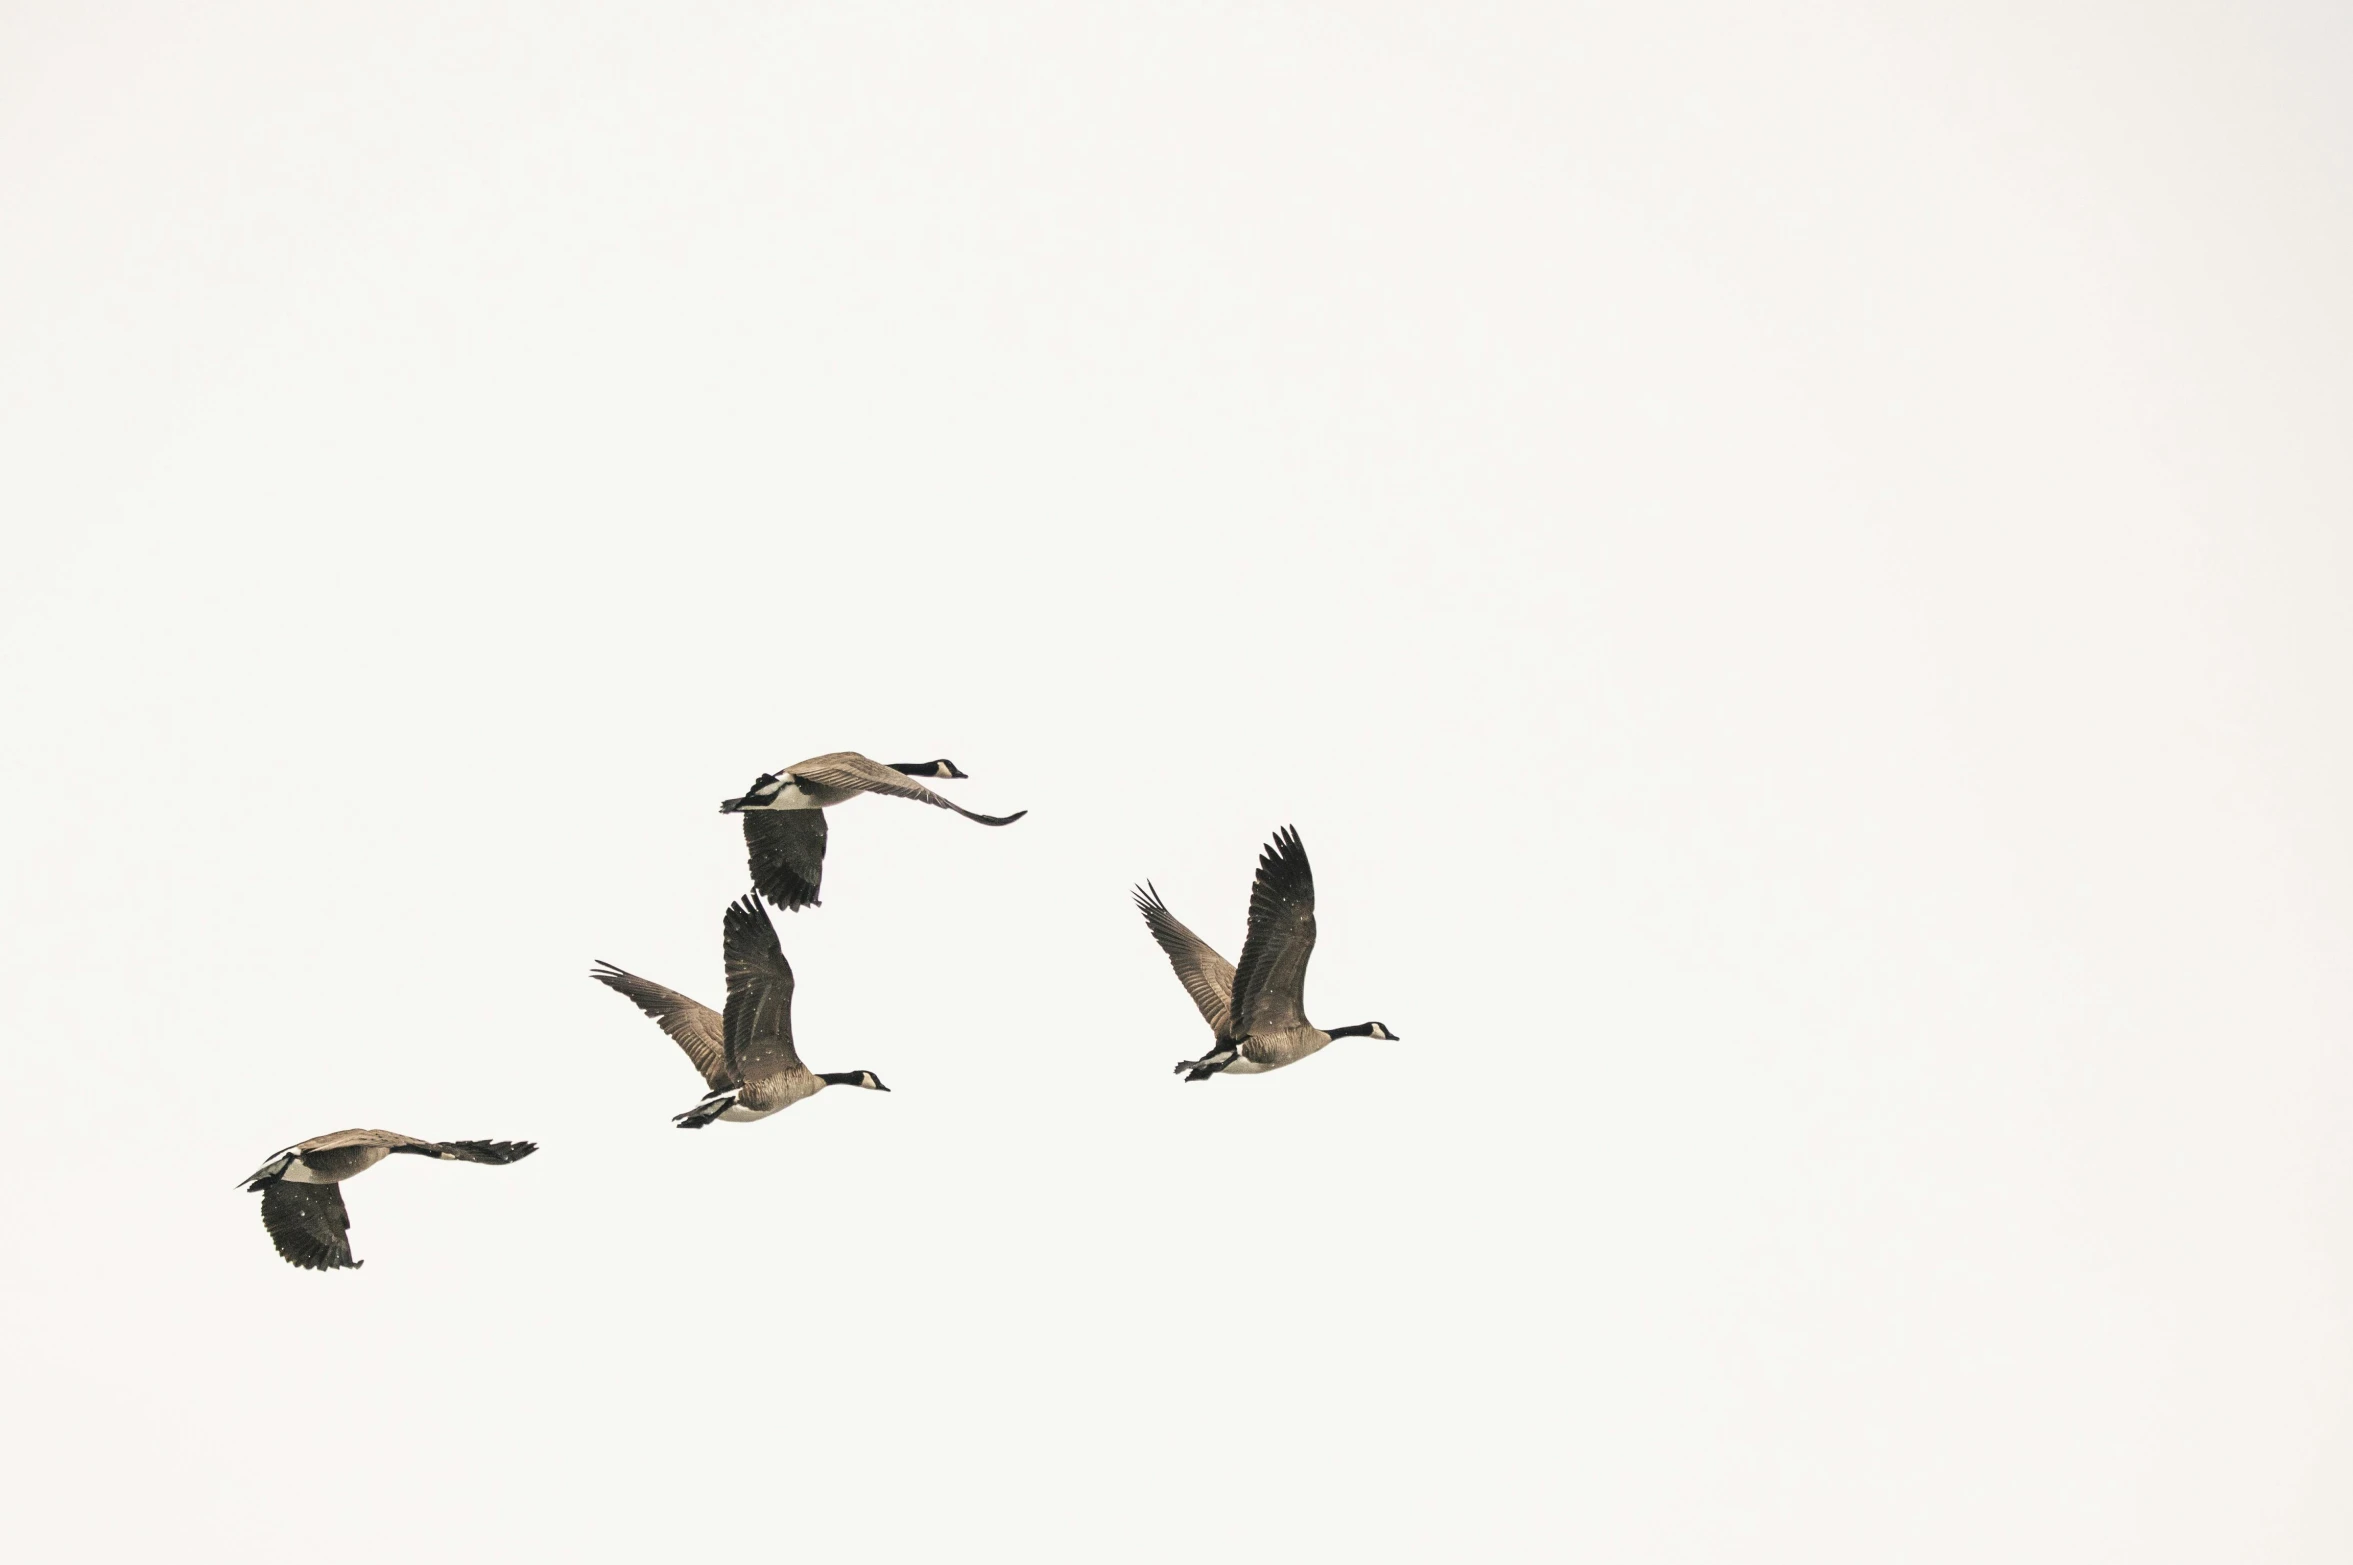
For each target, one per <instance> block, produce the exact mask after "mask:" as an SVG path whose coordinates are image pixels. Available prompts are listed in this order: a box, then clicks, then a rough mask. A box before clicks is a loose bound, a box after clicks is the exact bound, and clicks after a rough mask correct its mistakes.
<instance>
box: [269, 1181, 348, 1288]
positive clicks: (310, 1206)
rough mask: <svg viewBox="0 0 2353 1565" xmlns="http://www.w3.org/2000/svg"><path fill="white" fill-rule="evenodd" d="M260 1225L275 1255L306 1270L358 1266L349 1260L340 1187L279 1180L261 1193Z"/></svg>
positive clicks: (346, 1226) (346, 1219) (329, 1269)
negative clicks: (276, 1250) (276, 1249)
mask: <svg viewBox="0 0 2353 1565" xmlns="http://www.w3.org/2000/svg"><path fill="white" fill-rule="evenodd" d="M261 1225H262V1226H263V1227H264V1228H266V1229H268V1230H269V1231H270V1242H271V1243H272V1244H274V1245H276V1246H277V1247H278V1253H279V1254H280V1255H282V1256H284V1257H285V1258H286V1259H287V1260H288V1261H290V1262H292V1263H293V1264H294V1265H296V1266H300V1267H302V1268H303V1269H304V1270H306V1271H314V1272H324V1271H333V1270H334V1269H336V1268H337V1267H341V1266H358V1265H360V1264H361V1263H360V1262H358V1261H355V1260H353V1259H352V1258H351V1240H350V1238H349V1235H350V1233H351V1214H350V1213H349V1212H347V1211H345V1210H344V1207H343V1187H342V1186H341V1185H298V1184H292V1183H289V1182H288V1181H286V1180H282V1179H281V1180H278V1181H276V1182H275V1183H273V1184H270V1185H268V1186H266V1187H264V1189H263V1190H262V1193H261Z"/></svg>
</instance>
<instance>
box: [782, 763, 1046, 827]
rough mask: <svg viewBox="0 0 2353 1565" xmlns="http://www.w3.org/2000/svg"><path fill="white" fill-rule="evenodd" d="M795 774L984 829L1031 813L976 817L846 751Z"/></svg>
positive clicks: (910, 780) (894, 772)
mask: <svg viewBox="0 0 2353 1565" xmlns="http://www.w3.org/2000/svg"><path fill="white" fill-rule="evenodd" d="M792 774H793V776H795V777H797V778H799V779H800V780H801V781H802V782H804V783H814V784H816V785H817V786H818V787H820V788H838V789H840V790H842V791H843V792H845V793H879V794H883V795H886V796H888V797H890V798H893V799H916V800H920V801H921V802H923V803H925V804H931V805H937V806H938V807H939V808H941V809H943V810H954V811H955V812H956V813H957V814H959V815H961V816H963V817H964V818H965V819H966V820H968V821H978V822H980V823H981V824H982V825H983V826H1010V825H1012V824H1013V823H1014V822H1015V821H1017V820H1019V819H1021V818H1022V817H1023V816H1024V815H1027V814H1028V813H1029V811H1027V810H1016V811H1014V812H1013V813H1012V814H1011V815H975V814H974V813H973V812H972V811H970V810H968V809H966V808H965V807H964V806H963V805H961V804H958V803H957V802H956V801H955V800H953V799H943V798H941V797H940V796H939V795H938V794H936V793H934V792H932V791H931V790H930V789H929V788H926V787H924V786H923V784H921V783H919V782H917V781H916V780H915V779H914V778H912V777H910V776H908V775H907V774H906V773H905V772H902V771H897V770H894V769H893V768H891V767H888V766H885V765H883V764H882V763H881V762H880V761H871V760H868V759H867V758H866V757H865V756H862V755H859V754H857V753H856V752H855V751H850V750H844V751H841V752H839V753H838V754H834V755H824V756H819V757H818V758H817V759H816V760H813V761H803V762H802V763H801V764H800V765H798V766H795V767H793V768H792ZM755 813H756V812H755ZM774 813H777V814H783V815H797V814H802V813H805V812H803V811H799V810H781V811H776V812H774ZM747 818H748V816H747Z"/></svg>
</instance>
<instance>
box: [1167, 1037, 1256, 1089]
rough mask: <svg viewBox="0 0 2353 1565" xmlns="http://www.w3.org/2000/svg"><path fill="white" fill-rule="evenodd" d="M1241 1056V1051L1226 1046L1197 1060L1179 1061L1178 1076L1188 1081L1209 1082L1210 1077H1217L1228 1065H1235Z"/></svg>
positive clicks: (1177, 1064) (1231, 1046) (1177, 1066)
mask: <svg viewBox="0 0 2353 1565" xmlns="http://www.w3.org/2000/svg"><path fill="white" fill-rule="evenodd" d="M1240 1056H1241V1051H1240V1050H1239V1049H1236V1048H1235V1047H1234V1046H1233V1045H1231V1044H1226V1045H1223V1046H1221V1047H1219V1048H1216V1049H1213V1050H1211V1051H1210V1052H1209V1053H1207V1054H1204V1055H1203V1056H1201V1058H1199V1059H1197V1060H1179V1061H1177V1063H1176V1070H1177V1074H1178V1075H1179V1076H1182V1077H1184V1078H1185V1080H1187V1081H1207V1080H1208V1079H1209V1078H1210V1077H1212V1076H1214V1075H1216V1074H1217V1073H1218V1072H1219V1071H1221V1070H1224V1069H1225V1068H1226V1067H1227V1066H1228V1065H1231V1064H1233V1063H1234V1061H1235V1060H1236V1059H1238V1058H1240Z"/></svg>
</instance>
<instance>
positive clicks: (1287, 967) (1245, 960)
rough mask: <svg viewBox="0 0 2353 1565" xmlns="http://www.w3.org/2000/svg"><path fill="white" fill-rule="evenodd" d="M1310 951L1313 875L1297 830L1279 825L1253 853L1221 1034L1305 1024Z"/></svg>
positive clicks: (1241, 1035)
mask: <svg viewBox="0 0 2353 1565" xmlns="http://www.w3.org/2000/svg"><path fill="white" fill-rule="evenodd" d="M1314 954H1315V875H1314V873H1313V872H1312V871H1310V870H1309V869H1308V867H1307V849H1306V848H1305V847H1303V846H1302V845H1301V844H1300V841H1299V833H1298V832H1297V831H1296V830H1295V829H1293V828H1291V827H1289V826H1286V827H1284V828H1283V829H1282V830H1281V831H1278V832H1276V833H1275V836H1274V841H1273V842H1271V843H1269V844H1268V845H1267V847H1266V850H1265V851H1264V852H1262V853H1260V854H1259V856H1258V879H1257V881H1256V882H1255V883H1254V884H1253V885H1252V886H1251V888H1250V933H1249V935H1248V936H1247V937H1245V938H1244V939H1243V941H1242V963H1241V966H1239V967H1237V968H1235V969H1234V998H1233V1005H1232V1015H1231V1016H1230V1018H1229V1024H1230V1026H1231V1028H1232V1030H1231V1031H1230V1032H1228V1033H1225V1034H1223V1035H1222V1036H1224V1037H1228V1038H1247V1037H1249V1036H1250V1035H1251V1034H1252V1033H1258V1032H1281V1031H1283V1030H1284V1029H1286V1028H1290V1027H1304V1026H1306V1025H1307V1011H1306V1005H1305V1000H1304V995H1305V991H1306V988H1307V959H1308V958H1309V957H1310V956H1312V955H1314Z"/></svg>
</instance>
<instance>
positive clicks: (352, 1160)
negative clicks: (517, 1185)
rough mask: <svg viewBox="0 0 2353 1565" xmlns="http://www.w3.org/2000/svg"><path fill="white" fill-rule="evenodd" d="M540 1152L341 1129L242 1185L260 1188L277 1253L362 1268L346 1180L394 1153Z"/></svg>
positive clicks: (304, 1263)
mask: <svg viewBox="0 0 2353 1565" xmlns="http://www.w3.org/2000/svg"><path fill="white" fill-rule="evenodd" d="M538 1150H539V1146H538V1143H536V1142H531V1141H419V1140H418V1139H417V1138H416V1137H414V1136H404V1135H402V1134H401V1133H400V1132H399V1131H397V1130H338V1131H335V1132H334V1133H332V1134H330V1135H325V1136H313V1137H311V1138H310V1139H309V1140H308V1141H302V1142H297V1143H296V1144H295V1145H293V1146H290V1147H283V1148H280V1149H279V1150H278V1151H276V1152H274V1153H272V1154H271V1155H270V1160H269V1161H268V1162H267V1163H264V1164H262V1166H261V1167H259V1168H257V1169H255V1170H254V1171H253V1172H252V1173H250V1174H248V1175H246V1176H245V1177H244V1178H243V1179H241V1180H239V1181H238V1183H239V1184H241V1185H243V1186H244V1187H245V1189H246V1191H247V1192H248V1193H251V1192H253V1191H256V1190H258V1191H260V1192H261V1225H262V1226H263V1227H264V1228H266V1229H268V1230H269V1231H270V1242H271V1243H272V1244H274V1245H276V1246H277V1247H278V1253H279V1254H280V1255H282V1256H284V1257H285V1258H286V1259H287V1260H288V1261H290V1262H291V1263H293V1264H294V1265H296V1266H300V1267H302V1268H304V1269H305V1270H306V1271H319V1272H324V1271H333V1270H334V1269H336V1268H337V1267H342V1266H351V1267H358V1266H364V1265H366V1264H367V1263H366V1262H364V1261H355V1260H353V1259H352V1258H351V1239H350V1233H351V1214H350V1213H349V1212H346V1211H345V1210H344V1209H343V1191H342V1188H341V1186H342V1184H343V1181H345V1180H346V1179H349V1178H351V1177H353V1176H354V1175H357V1174H364V1173H366V1172H367V1171H368V1170H369V1169H371V1168H374V1167H375V1166H376V1165H377V1164H378V1163H381V1162H383V1161H384V1160H385V1159H386V1158H388V1157H390V1156H391V1155H392V1154H393V1153H395V1152H410V1153H414V1154H415V1155H416V1156H418V1157H432V1158H439V1159H441V1160H442V1161H443V1162H447V1163H514V1162H519V1161H520V1160H522V1159H524V1158H527V1157H529V1156H530V1155H531V1154H532V1153H534V1152H536V1151H538Z"/></svg>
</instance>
